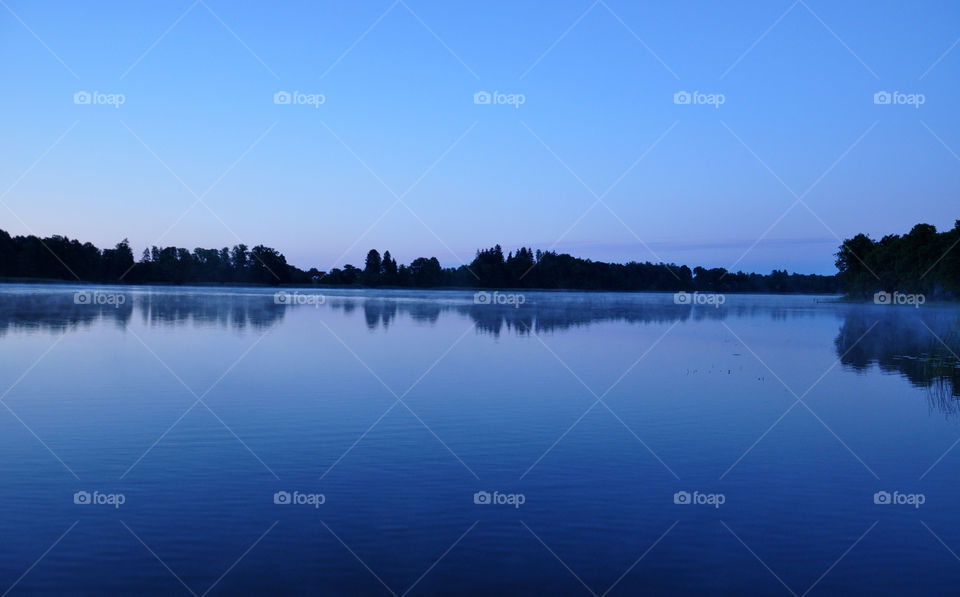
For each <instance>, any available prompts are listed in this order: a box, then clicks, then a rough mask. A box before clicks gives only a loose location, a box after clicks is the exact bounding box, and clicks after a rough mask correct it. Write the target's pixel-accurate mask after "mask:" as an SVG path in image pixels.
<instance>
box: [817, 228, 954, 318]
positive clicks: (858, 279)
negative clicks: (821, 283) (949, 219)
mask: <svg viewBox="0 0 960 597" xmlns="http://www.w3.org/2000/svg"><path fill="white" fill-rule="evenodd" d="M958 243H960V220H957V221H956V222H955V223H954V226H953V229H952V230H949V231H947V232H940V233H938V232H937V229H936V228H935V227H934V226H931V225H930V224H917V225H916V226H914V227H913V229H912V230H911V231H910V232H909V233H908V234H905V235H903V236H900V235H898V234H889V235H887V236H884V237H883V238H881V239H880V240H879V241H874V240H873V239H871V238H870V237H869V236H867V235H865V234H858V235H856V236H855V237H853V238H851V239H848V240H845V241H844V242H843V244H842V245H841V246H840V250H839V251H838V252H837V254H836V257H837V262H836V263H837V270H838V271H839V274H838V276H839V278H840V282H841V284H842V287H843V290H844V292H845V293H846V294H847V295H848V296H851V297H854V298H870V297H871V296H872V295H873V294H874V293H875V292H878V291H886V292H891V293H892V292H895V291H896V292H901V293H905V294H909V293H920V294H924V295H925V296H926V297H927V299H928V300H931V299H958V298H960V246H958Z"/></svg>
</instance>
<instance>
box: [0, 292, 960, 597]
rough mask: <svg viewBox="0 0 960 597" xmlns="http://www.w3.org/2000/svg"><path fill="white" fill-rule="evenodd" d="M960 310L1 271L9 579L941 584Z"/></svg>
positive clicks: (340, 589)
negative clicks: (6, 279) (48, 278)
mask: <svg viewBox="0 0 960 597" xmlns="http://www.w3.org/2000/svg"><path fill="white" fill-rule="evenodd" d="M678 302H679V303H680V304H677V303H678ZM958 330H960V310H958V308H957V307H955V306H942V305H941V306H938V305H933V304H929V303H928V304H925V305H922V306H920V307H919V308H915V307H913V306H889V305H873V304H870V305H854V304H846V303H838V302H835V301H834V299H833V298H832V297H811V296H750V295H727V296H725V297H719V299H718V297H712V298H711V297H706V298H705V297H704V296H698V297H692V296H689V295H688V296H681V297H679V300H677V299H676V298H675V297H674V295H670V294H612V293H609V294H608V293H545V292H524V293H523V294H519V295H518V294H514V293H511V292H510V291H500V292H497V293H494V292H493V291H490V292H489V293H483V294H475V293H474V292H472V291H470V292H468V291H372V290H370V291H362V290H336V289H332V290H326V289H325V290H321V291H313V290H300V291H294V290H292V289H290V290H285V291H280V293H279V294H278V293H277V292H275V291H274V290H271V289H248V288H235V289H220V288H130V287H81V286H70V285H5V286H3V287H2V288H0V396H2V397H0V404H2V405H3V406H4V407H5V408H0V454H2V459H0V503H2V507H0V521H2V524H0V528H2V529H3V531H2V535H3V536H2V541H0V595H7V594H8V593H9V594H10V595H62V594H71V595H100V594H106V593H117V594H136V595H190V594H194V595H204V594H209V595H264V594H269V595H296V594H303V595H307V594H309V595H315V594H334V595H391V594H394V595H397V596H400V595H405V594H409V595H493V594H508V595H513V594H517V595H519V594H545V595H590V594H593V595H596V596H600V595H636V594H651V595H745V594H749V595H790V594H794V595H798V596H799V595H805V594H810V595H850V594H882V595H887V594H904V593H906V594H911V595H955V594H956V593H957V586H958V579H960V558H958V556H957V553H958V552H960V508H958V502H957V498H958V492H957V489H958V487H960V480H958V475H957V471H958V467H960V448H956V446H957V442H958V439H960V402H958V395H960V385H958V382H960V369H958V367H957V359H956V356H955V355H954V354H952V351H956V350H957V347H958V345H960V342H958ZM3 591H8V593H2V592H3Z"/></svg>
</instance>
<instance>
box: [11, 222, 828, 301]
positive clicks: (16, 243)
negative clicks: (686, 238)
mask: <svg viewBox="0 0 960 597" xmlns="http://www.w3.org/2000/svg"><path fill="white" fill-rule="evenodd" d="M0 277H4V278H42V279H55V280H66V281H76V280H78V279H79V280H82V281H91V282H104V283H130V284H144V283H159V284H209V283H214V284H230V283H233V284H264V285H281V284H296V285H323V286H364V287H402V288H441V287H456V288H543V289H569V290H612V291H641V290H649V291H669V292H675V291H678V290H688V291H694V290H699V291H703V292H771V293H818V294H828V293H836V292H838V291H839V288H840V287H839V282H838V279H837V277H836V276H821V275H815V274H811V275H802V274H789V273H787V272H786V270H774V271H773V272H771V273H770V274H767V275H762V274H747V273H744V272H735V273H732V272H728V271H727V270H725V269H723V268H714V269H704V268H702V267H695V268H694V269H692V270H691V269H690V268H689V267H687V266H685V265H675V264H665V263H649V262H644V263H640V262H629V263H624V264H619V263H605V262H602V261H592V260H590V259H580V258H578V257H573V256H571V255H568V254H565V253H556V252H554V251H540V250H537V251H534V250H532V249H528V248H521V249H519V250H517V251H515V252H514V251H511V252H509V253H507V254H506V255H504V253H503V249H502V248H501V247H500V246H499V245H497V246H495V247H493V248H491V249H485V250H481V251H477V253H476V255H475V257H474V258H473V260H472V262H471V263H470V264H468V265H461V266H460V267H452V268H444V267H442V266H441V265H440V262H439V261H438V260H437V258H436V257H419V258H417V259H414V260H413V261H412V262H411V263H410V264H409V265H403V264H398V263H397V261H396V259H394V258H393V257H392V256H391V255H390V251H385V252H384V253H383V254H382V255H381V254H380V252H379V251H377V250H371V251H370V252H369V253H368V254H367V258H366V260H365V262H364V265H363V267H362V268H358V267H355V266H353V265H349V264H348V265H344V266H343V267H342V268H333V269H332V270H330V271H329V272H327V271H320V270H318V269H317V268H311V269H309V270H306V271H304V270H302V269H300V268H297V267H295V266H292V265H290V264H288V263H287V260H286V258H285V257H284V256H283V254H281V253H280V252H279V251H277V250H276V249H273V248H271V247H266V246H263V245H258V246H255V247H253V248H252V249H250V248H248V247H247V246H246V245H243V244H238V245H236V246H234V247H233V248H229V247H224V248H222V249H200V248H197V249H194V250H193V251H190V250H188V249H184V248H179V247H151V248H150V249H145V250H144V251H143V253H142V255H141V257H140V259H139V260H134V256H133V251H132V249H131V248H130V243H129V242H128V241H127V240H124V241H122V242H120V243H118V244H117V245H116V246H115V247H114V248H112V249H104V250H100V249H98V248H97V247H95V246H94V245H92V244H91V243H80V242H79V241H77V240H71V239H68V238H66V237H63V236H52V237H49V238H44V239H40V238H37V237H35V236H16V237H11V236H10V235H9V234H8V233H6V232H4V231H2V230H0Z"/></svg>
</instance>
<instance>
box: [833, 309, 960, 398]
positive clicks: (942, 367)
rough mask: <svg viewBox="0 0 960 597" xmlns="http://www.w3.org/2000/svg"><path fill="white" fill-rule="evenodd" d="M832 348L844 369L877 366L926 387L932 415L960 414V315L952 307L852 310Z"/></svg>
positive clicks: (861, 369) (848, 312) (845, 317)
mask: <svg viewBox="0 0 960 597" xmlns="http://www.w3.org/2000/svg"><path fill="white" fill-rule="evenodd" d="M871 326H872V327H871ZM868 330H869V333H868ZM835 345H836V349H837V354H838V356H839V358H840V362H841V363H842V364H843V365H844V366H845V367H847V368H849V369H851V370H854V371H865V370H867V369H868V368H869V367H870V366H871V365H874V364H875V365H877V366H878V367H879V368H880V370H881V371H884V372H887V373H897V374H899V375H902V376H903V377H905V378H906V379H908V380H909V381H910V383H912V384H913V385H914V386H916V387H919V388H923V389H925V390H926V392H925V394H926V396H927V400H928V402H929V406H930V409H931V412H933V411H938V412H941V413H943V414H944V415H947V416H953V415H956V414H957V413H960V360H958V358H957V355H958V354H960V314H958V312H957V310H956V309H946V308H944V309H936V308H931V309H910V308H896V307H894V308H890V307H864V308H859V309H857V308H851V309H849V310H848V311H847V312H846V314H845V316H844V319H843V323H842V325H841V326H840V331H839V333H838V334H837V338H836V340H835Z"/></svg>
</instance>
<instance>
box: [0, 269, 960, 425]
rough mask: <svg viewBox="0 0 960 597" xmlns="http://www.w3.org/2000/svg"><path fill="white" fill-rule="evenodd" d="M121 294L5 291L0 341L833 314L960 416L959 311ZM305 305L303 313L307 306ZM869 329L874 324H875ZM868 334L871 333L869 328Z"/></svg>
mask: <svg viewBox="0 0 960 597" xmlns="http://www.w3.org/2000/svg"><path fill="white" fill-rule="evenodd" d="M99 291H100V292H105V293H109V292H114V293H117V294H118V295H122V296H123V299H122V301H114V302H113V303H111V304H92V303H89V302H87V303H78V302H77V300H76V298H75V297H76V293H77V292H78V291H77V289H76V288H74V287H70V286H15V285H11V286H8V287H5V288H2V289H0V337H2V336H4V335H6V334H8V333H10V332H28V333H30V332H36V331H40V332H49V333H55V334H61V333H64V332H66V331H70V330H75V329H82V328H87V327H90V326H93V325H95V324H103V323H106V324H108V325H115V326H117V327H118V328H124V327H126V326H127V325H129V324H130V323H131V321H137V322H140V323H142V324H144V325H146V326H170V327H174V326H200V327H203V326H211V327H220V328H233V329H237V330H243V329H246V328H253V329H255V330H261V329H264V330H265V329H266V328H269V327H271V326H274V325H277V324H279V323H280V322H281V321H283V320H284V318H285V317H286V316H287V315H289V314H293V313H298V312H300V311H299V310H301V309H303V310H314V309H316V312H317V313H318V315H319V316H321V317H322V316H323V314H324V313H327V314H329V313H330V312H337V313H339V314H341V315H342V316H345V317H346V318H347V319H353V318H352V315H353V314H354V312H355V311H360V312H362V314H363V317H362V320H361V321H362V323H363V324H364V325H365V326H366V328H367V330H369V331H371V332H376V331H388V330H390V328H391V326H393V325H396V324H397V323H398V322H400V321H403V320H408V321H411V322H414V323H416V324H423V325H428V326H429V325H434V324H436V323H437V322H438V320H439V319H440V318H441V317H444V316H453V317H460V318H465V319H468V320H470V321H472V322H473V324H474V325H475V327H476V329H477V330H478V331H479V332H480V333H482V334H488V335H491V336H494V337H497V336H500V335H501V334H518V335H528V334H530V333H537V334H541V333H550V332H558V331H560V332H562V331H565V330H570V329H573V328H579V327H586V326H590V325H594V324H599V323H625V324H631V325H637V324H641V325H642V324H670V323H674V322H682V321H692V322H698V321H721V320H725V319H728V318H730V319H752V320H757V319H766V320H769V321H774V322H779V321H786V320H788V319H789V320H794V319H802V318H824V317H827V318H836V319H837V321H838V325H839V330H838V333H837V336H836V339H835V341H834V345H835V349H836V353H837V355H838V358H840V360H841V363H842V364H843V366H844V367H846V368H848V369H850V370H854V371H865V370H867V369H868V368H869V367H871V366H873V365H877V366H878V367H879V368H880V370H882V371H884V372H888V373H897V374H899V375H902V376H904V377H905V378H906V379H908V380H909V381H910V382H911V383H912V384H914V385H915V386H917V387H920V388H924V389H925V390H926V395H927V397H928V399H929V401H930V407H931V409H935V410H937V411H939V412H942V413H944V414H947V415H954V414H958V413H960V364H958V359H957V358H956V355H957V354H958V353H960V310H958V309H957V308H956V307H940V308H938V307H935V306H926V307H924V308H922V309H909V308H897V307H879V306H873V305H851V304H840V303H832V304H831V303H824V302H823V299H817V298H814V297H772V296H736V295H731V296H728V297H727V300H726V303H725V304H724V305H723V306H722V307H721V308H714V307H710V306H707V307H704V306H691V305H688V304H681V305H678V304H674V302H673V300H672V297H671V296H670V295H663V294H614V293H528V294H527V295H526V301H525V303H524V304H523V305H521V306H520V307H519V308H517V307H515V306H512V305H495V304H493V305H492V304H476V303H475V302H474V300H473V294H472V293H470V292H429V291H423V292H417V291H380V292H377V291H340V292H339V293H338V294H327V295H325V296H324V299H323V302H322V304H320V305H297V304H293V305H290V304H283V303H280V304H278V302H277V301H276V300H275V298H274V293H273V292H272V291H270V290H266V289H262V290H261V289H200V288H194V289H184V288H180V289H177V288H170V289H162V288H149V289H148V288H122V287H118V288H102V289H100V290H99ZM304 312H306V311H304ZM871 326H872V327H871ZM868 330H869V333H868Z"/></svg>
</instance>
